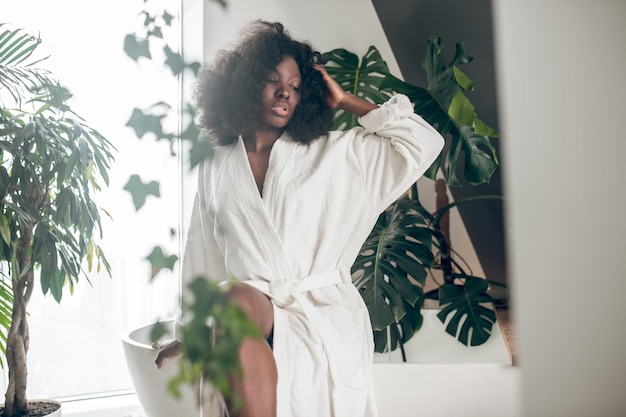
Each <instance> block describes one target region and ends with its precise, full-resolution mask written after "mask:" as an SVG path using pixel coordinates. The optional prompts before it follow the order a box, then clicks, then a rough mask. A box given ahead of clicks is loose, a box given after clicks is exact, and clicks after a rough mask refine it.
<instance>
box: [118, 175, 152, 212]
mask: <svg viewBox="0 0 626 417" xmlns="http://www.w3.org/2000/svg"><path fill="white" fill-rule="evenodd" d="M124 190H126V191H128V192H129V193H130V194H131V196H132V198H133V203H134V204H135V210H139V209H140V208H141V207H143V205H144V204H145V202H146V198H148V196H149V195H153V196H155V197H160V192H159V183H158V182H156V181H150V182H148V183H144V182H143V181H141V178H140V177H139V175H137V174H134V175H131V176H130V178H129V179H128V182H127V183H126V185H125V186H124Z"/></svg>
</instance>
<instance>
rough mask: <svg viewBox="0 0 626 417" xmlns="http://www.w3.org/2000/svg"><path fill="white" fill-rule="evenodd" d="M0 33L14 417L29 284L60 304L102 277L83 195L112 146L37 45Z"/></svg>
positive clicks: (90, 204) (99, 177) (23, 385)
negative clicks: (83, 283) (95, 274)
mask: <svg viewBox="0 0 626 417" xmlns="http://www.w3.org/2000/svg"><path fill="white" fill-rule="evenodd" d="M0 31H1V32H0V84H1V85H2V90H1V96H0V100H1V101H0V156H1V158H0V270H1V284H0V328H1V330H2V331H1V332H0V334H1V342H2V344H1V345H0V348H1V350H2V353H3V354H4V356H5V358H6V366H7V367H8V376H9V380H8V385H7V391H6V394H5V399H4V407H3V409H2V416H3V417H13V416H24V415H29V409H32V408H34V404H32V403H29V401H28V399H27V395H26V392H27V372H28V366H27V354H28V348H29V327H28V322H27V320H28V303H29V300H30V298H31V295H32V293H33V291H34V290H35V286H36V285H37V284H36V282H37V281H39V284H40V286H41V290H42V291H43V293H44V294H48V293H50V294H51V295H52V297H53V298H54V299H55V300H56V301H57V302H60V301H61V299H62V296H63V291H64V289H65V288H66V287H67V288H69V291H70V293H71V292H72V290H73V288H74V286H75V285H76V284H77V283H78V281H79V279H85V280H87V281H89V278H88V276H87V272H88V271H90V270H92V268H94V267H95V268H96V269H97V270H100V269H101V268H104V269H106V270H107V271H109V265H108V263H107V261H106V258H105V256H104V254H103V252H102V250H101V248H100V246H99V245H98V239H99V238H100V237H101V236H100V234H101V232H102V231H101V227H100V218H101V209H100V208H99V207H98V206H97V205H96V203H95V202H94V200H93V199H92V194H93V193H94V192H97V191H98V190H99V189H100V187H101V184H102V183H104V184H108V175H107V171H108V169H109V168H110V164H111V162H112V160H113V151H114V148H113V146H112V145H111V144H110V143H109V142H108V141H107V140H106V139H105V138H104V137H103V136H102V135H101V134H100V133H98V131H96V130H95V129H93V128H91V127H89V126H88V125H87V124H85V122H84V120H82V119H81V118H80V117H79V116H78V115H77V114H76V113H74V112H73V111H72V109H71V108H70V107H69V105H68V100H69V99H70V97H71V96H72V95H71V94H70V92H69V91H68V90H67V89H66V88H64V87H63V86H61V85H60V84H59V83H58V82H57V81H56V80H54V78H53V77H52V74H51V73H50V72H48V71H47V70H45V69H44V68H42V67H40V65H41V64H42V63H43V62H45V59H46V58H47V57H40V56H38V49H37V48H38V47H39V45H40V43H41V39H39V38H36V37H34V36H31V35H29V34H27V33H24V32H23V31H22V30H21V29H11V28H10V27H9V26H8V25H7V24H5V23H2V24H0ZM109 272H110V271H109ZM3 365H4V363H3ZM34 412H35V411H34V410H33V415H34ZM37 415H41V414H37ZM44 415H45V414H44Z"/></svg>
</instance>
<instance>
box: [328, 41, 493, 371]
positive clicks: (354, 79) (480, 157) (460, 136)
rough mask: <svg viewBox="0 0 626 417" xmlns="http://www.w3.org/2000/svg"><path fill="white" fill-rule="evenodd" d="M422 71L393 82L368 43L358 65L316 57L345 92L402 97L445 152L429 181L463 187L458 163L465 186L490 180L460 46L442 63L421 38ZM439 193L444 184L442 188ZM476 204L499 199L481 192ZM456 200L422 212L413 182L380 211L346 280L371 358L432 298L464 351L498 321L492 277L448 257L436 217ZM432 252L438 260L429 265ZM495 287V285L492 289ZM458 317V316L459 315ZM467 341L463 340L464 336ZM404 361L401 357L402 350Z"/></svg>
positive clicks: (400, 335)
mask: <svg viewBox="0 0 626 417" xmlns="http://www.w3.org/2000/svg"><path fill="white" fill-rule="evenodd" d="M428 47H429V48H428V51H427V55H426V57H425V60H424V63H423V66H424V69H425V70H426V75H427V78H428V86H427V87H426V88H422V87H418V86H415V85H411V84H409V83H406V82H404V81H402V80H400V79H398V78H396V77H395V76H393V75H392V74H391V73H390V72H389V69H388V67H387V64H386V63H385V61H384V60H383V59H382V57H381V56H380V53H379V52H378V50H377V49H376V48H375V47H374V46H371V47H370V48H369V50H368V52H367V53H366V54H365V55H364V56H363V58H362V59H361V60H360V62H359V59H358V57H357V56H356V55H354V54H353V53H351V52H349V51H347V50H345V49H341V48H340V49H335V50H333V51H330V52H328V53H326V54H324V57H325V58H326V59H327V60H328V62H329V64H328V65H327V69H328V72H329V73H330V74H331V76H333V77H334V78H335V79H336V80H337V81H338V82H339V84H340V85H341V86H342V87H343V88H344V89H345V90H346V91H349V92H351V93H353V94H358V95H359V96H362V97H365V98H368V99H370V100H371V101H373V102H375V103H376V102H381V101H383V100H385V99H386V98H388V97H390V96H391V95H392V94H393V93H403V94H406V95H407V96H408V97H409V99H410V100H411V101H412V103H413V104H414V106H415V109H416V112H417V113H418V114H420V115H422V116H423V117H424V118H425V119H426V121H428V122H429V123H430V124H431V125H433V126H434V127H435V128H436V129H437V130H438V131H439V133H441V135H442V136H443V137H444V138H445V139H446V142H447V146H446V148H445V149H444V151H443V152H442V154H441V155H440V156H439V158H438V159H437V161H436V162H435V163H433V165H432V166H431V167H430V168H429V170H428V171H427V172H426V174H425V176H426V177H428V178H431V179H433V180H435V179H436V178H437V173H438V171H439V170H440V169H442V170H443V172H444V175H445V178H446V181H445V183H447V184H448V185H450V186H461V185H462V183H461V181H460V180H459V179H458V176H457V167H458V166H459V165H460V163H461V162H462V161H463V163H464V178H465V181H466V182H467V183H469V184H470V185H477V184H481V183H483V182H486V181H489V179H490V178H491V175H492V174H493V172H494V171H495V169H496V168H497V166H498V159H497V155H496V154H495V148H494V147H493V146H492V144H491V142H490V139H491V138H493V137H495V136H496V132H495V130H494V129H492V128H490V127H489V126H487V125H486V124H485V123H483V122H482V121H481V120H480V119H479V118H478V117H477V115H476V113H475V111H474V106H473V105H472V104H471V103H470V101H469V100H468V98H467V96H466V95H465V91H467V90H471V89H473V82H472V80H471V79H469V77H467V76H466V75H465V74H464V73H463V71H462V70H461V69H460V66H461V65H463V64H467V63H469V62H471V61H472V57H471V56H470V55H469V54H468V53H467V52H466V50H465V47H464V45H463V43H462V42H459V43H457V45H456V53H455V55H454V57H453V58H452V61H451V62H450V64H449V65H448V66H446V65H444V63H443V62H442V59H441V51H442V47H441V39H440V38H439V37H437V36H433V37H431V38H430V39H429V40H428ZM356 124H357V120H356V117H354V116H353V115H350V114H348V113H338V114H337V115H336V118H335V124H334V128H336V129H349V128H351V127H353V126H355V125H356ZM443 186H444V188H445V184H443ZM481 198H499V197H497V196H495V197H494V196H480V197H478V198H474V199H471V200H468V201H466V202H465V203H467V202H469V201H473V200H476V199H481ZM461 203H462V202H456V203H452V204H448V205H445V206H442V207H441V208H439V210H438V211H437V212H436V213H434V214H431V213H428V212H427V211H426V210H425V209H424V208H423V207H422V205H421V204H420V202H419V198H418V194H417V187H416V186H414V187H413V188H412V189H411V190H409V192H408V193H407V194H406V195H405V196H404V197H403V198H401V199H399V200H398V201H396V202H395V203H394V204H392V205H391V206H390V207H389V208H388V209H387V210H386V211H385V212H384V213H382V214H381V216H380V218H379V220H378V222H377V224H376V225H375V227H374V229H373V230H372V232H371V234H370V236H369V237H368V239H367V241H366V242H365V243H364V245H363V247H362V250H361V254H360V255H359V257H358V258H357V260H356V262H355V264H354V265H353V268H352V272H353V275H354V277H355V280H354V283H355V285H356V286H357V288H358V289H359V290H360V292H361V295H362V296H363V298H364V300H365V303H366V305H367V307H368V309H369V312H370V318H371V321H372V327H373V329H374V338H375V345H376V351H377V352H385V351H389V350H394V349H396V348H398V347H399V348H400V349H401V350H402V348H403V343H405V342H407V341H408V340H409V339H410V338H411V337H412V336H413V335H414V334H415V332H416V331H418V330H419V329H420V327H421V325H422V322H423V317H422V314H421V310H422V307H423V305H424V299H425V298H426V296H428V297H429V298H435V299H438V300H439V302H440V304H441V306H442V307H443V308H442V310H441V311H440V312H439V314H438V317H439V319H440V320H441V322H442V323H444V322H447V325H446V331H447V332H448V333H449V334H450V335H452V336H455V337H457V339H458V340H459V341H460V342H461V343H463V344H465V345H470V346H476V345H480V344H482V343H484V342H485V341H486V340H487V339H488V338H489V335H490V331H491V327H492V325H493V324H494V323H495V321H496V316H495V312H494V311H493V310H491V309H489V308H487V307H485V305H484V304H485V303H489V302H490V301H492V300H491V297H490V296H489V295H488V294H487V292H486V291H487V289H488V287H489V284H490V281H487V280H485V279H483V278H479V277H475V276H472V275H471V274H469V273H468V272H466V271H464V270H463V268H462V267H461V266H460V265H459V264H458V263H457V262H455V261H454V258H453V256H452V254H451V252H450V242H449V241H448V240H447V238H446V235H447V234H446V233H443V232H442V230H441V219H442V218H445V216H446V215H447V213H448V211H449V210H450V209H452V208H454V207H455V206H456V205H458V204H461ZM435 254H437V255H438V256H437V258H438V259H439V260H440V262H438V263H435V262H434V261H435ZM436 267H437V268H440V269H441V270H442V271H443V275H444V283H443V284H442V285H441V286H440V288H438V289H437V290H435V291H431V292H430V293H429V294H424V287H425V285H426V279H427V277H428V275H429V273H430V271H431V269H433V268H436ZM493 284H496V283H493ZM464 316H465V317H466V319H464V320H462V318H463V317H464ZM470 335H471V336H470ZM403 358H404V360H406V358H405V357H404V352H403Z"/></svg>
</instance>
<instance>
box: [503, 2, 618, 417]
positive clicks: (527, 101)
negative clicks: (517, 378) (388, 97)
mask: <svg viewBox="0 0 626 417" xmlns="http://www.w3.org/2000/svg"><path fill="white" fill-rule="evenodd" d="M493 4H494V6H495V10H494V18H495V27H496V34H495V40H496V57H497V74H498V89H499V94H500V97H499V102H500V106H501V107H500V111H501V122H502V123H501V125H502V129H501V131H502V138H503V148H504V159H505V160H506V161H507V164H506V166H505V167H504V169H505V175H504V177H505V179H506V183H505V193H506V194H507V195H508V199H507V202H508V204H507V205H508V207H507V209H508V211H507V218H508V222H509V223H510V226H511V227H512V237H511V245H510V260H511V276H512V278H513V286H514V287H513V290H514V292H513V295H514V299H513V301H514V307H515V313H516V318H517V323H518V326H519V337H518V340H519V357H520V362H521V366H522V373H523V384H522V385H523V392H522V401H523V404H524V407H525V411H524V414H525V415H527V416H531V417H535V416H569V417H575V416H594V417H599V416H624V415H626V395H624V392H625V391H624V387H626V359H625V355H626V324H624V313H626V307H625V306H626V303H624V295H625V294H626V279H625V274H624V255H625V254H626V221H625V220H624V207H625V206H626V187H625V185H624V178H625V177H626V176H625V175H624V171H623V167H622V164H623V159H624V156H625V155H626V141H625V136H626V135H625V134H624V113H625V111H626V106H625V105H624V97H626V47H624V41H625V40H626V25H624V21H625V20H626V2H624V1H620V0H615V1H610V0H587V1H584V0H574V1H572V0H563V1H557V0H552V1H546V0H499V1H498V0H495V1H494V2H493Z"/></svg>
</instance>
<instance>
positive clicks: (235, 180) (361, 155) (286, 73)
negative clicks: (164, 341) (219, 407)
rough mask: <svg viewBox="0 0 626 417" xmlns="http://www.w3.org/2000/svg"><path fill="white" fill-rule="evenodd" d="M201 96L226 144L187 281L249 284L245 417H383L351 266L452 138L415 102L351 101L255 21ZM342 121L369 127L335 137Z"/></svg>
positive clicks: (197, 218)
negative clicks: (339, 116) (384, 215)
mask: <svg viewBox="0 0 626 417" xmlns="http://www.w3.org/2000/svg"><path fill="white" fill-rule="evenodd" d="M195 98H196V101H197V105H198V108H199V110H200V123H201V125H202V127H203V128H204V129H205V130H206V133H207V134H209V135H210V136H211V137H212V138H214V139H215V140H216V142H217V145H218V146H217V147H216V152H215V157H214V158H213V159H212V160H210V161H207V162H206V163H205V164H204V165H203V166H202V167H201V168H200V172H199V184H198V193H197V196H196V201H195V205H194V209H193V214H192V219H191V226H190V228H189V236H188V238H187V247H186V252H185V257H184V273H183V275H184V277H183V280H187V281H188V280H191V279H192V278H194V277H196V276H198V275H204V276H208V277H210V278H211V279H216V280H223V279H225V278H227V277H236V278H237V279H239V280H241V282H242V284H241V285H235V286H233V287H232V288H231V289H230V290H229V295H230V297H231V299H233V300H234V301H235V302H237V303H238V304H239V305H240V306H241V307H242V308H243V310H244V311H245V312H246V313H247V315H248V317H249V318H250V319H251V320H253V321H254V322H255V323H256V324H257V325H258V327H259V329H260V330H261V332H262V333H263V334H264V335H265V337H266V340H253V339H250V340H246V341H244V343H243V344H242V346H241V348H240V351H239V356H240V360H241V366H242V369H243V376H242V378H241V380H239V381H237V382H236V389H237V391H238V392H239V393H240V394H241V395H242V398H243V400H244V408H243V409H242V410H241V411H240V412H239V415H241V416H263V417H267V416H281V417H287V416H288V417H305V416H310V417H325V416H328V417H330V416H335V417H344V416H354V417H363V416H375V415H377V412H376V405H375V402H374V397H373V395H372V381H371V364H372V356H373V340H372V330H371V326H370V322H369V315H368V312H367V309H366V306H365V304H364V302H363V300H362V298H361V296H360V294H359V292H358V290H357V289H356V288H355V287H354V286H353V285H352V283H351V277H350V267H351V266H352V264H353V262H354V260H355V259H356V256H357V255H358V253H359V249H360V247H361V245H362V243H363V242H364V240H365V239H366V237H367V236H368V234H369V232H370V231H371V229H372V227H373V226H374V224H375V222H376V220H377V218H378V216H379V214H380V213H381V212H382V211H384V210H385V208H387V207H388V206H389V204H391V203H392V202H393V201H395V200H396V199H397V198H399V197H400V196H401V195H402V194H403V193H404V192H405V191H406V190H407V189H408V188H409V187H410V185H411V184H412V183H414V182H415V181H416V180H417V179H418V178H419V177H420V176H421V175H422V174H423V173H424V172H425V171H426V169H427V168H428V167H429V166H430V165H431V163H432V162H433V161H434V160H435V158H436V157H437V155H438V154H439V152H440V151H441V148H442V146H443V138H442V137H441V136H440V135H439V134H438V133H437V132H436V131H435V130H434V129H433V128H432V127H431V126H430V125H428V124H427V123H426V122H425V121H424V120H422V118H421V117H419V116H417V115H416V114H415V113H414V112H413V107H412V105H411V103H410V102H409V100H408V99H407V98H406V97H405V96H402V95H397V96H394V97H393V98H391V99H390V100H389V101H387V102H386V103H384V104H382V105H381V106H377V105H374V104H372V103H369V102H367V101H365V100H362V99H360V98H358V97H356V96H354V95H352V94H348V93H346V92H345V91H344V90H343V89H342V88H341V87H340V86H339V85H338V84H337V83H336V82H335V81H334V80H333V79H332V78H331V77H330V76H329V75H328V73H327V72H326V70H325V69H324V67H323V65H322V62H321V56H320V54H319V53H318V52H316V51H314V50H313V49H312V48H311V46H310V45H309V44H308V43H305V42H299V41H296V40H293V39H292V38H291V37H290V35H289V34H288V33H287V32H286V31H285V30H284V28H283V26H282V25H281V24H279V23H269V22H264V21H255V22H253V23H251V24H250V25H249V26H248V27H247V28H246V32H244V34H243V37H242V38H241V40H240V42H239V43H238V44H236V45H235V46H234V47H233V48H232V49H230V50H227V51H223V52H221V53H220V54H219V55H218V57H217V59H216V61H215V62H214V64H213V65H212V66H211V67H207V68H205V69H204V70H203V72H202V74H201V76H200V77H199V81H198V84H197V86H196V90H195ZM333 109H341V110H343V111H348V112H350V113H353V114H355V115H356V116H359V122H360V124H361V125H362V126H363V127H357V128H354V129H351V130H348V131H342V132H328V129H329V128H330V125H331V122H332V117H333ZM177 351H178V344H177V343H173V344H172V345H169V346H167V347H166V348H165V349H164V350H162V351H161V352H160V354H159V356H158V358H157V365H158V366H160V364H161V363H162V361H163V360H164V359H165V358H167V357H170V356H173V355H175V354H176V353H177Z"/></svg>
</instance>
